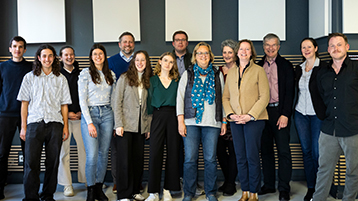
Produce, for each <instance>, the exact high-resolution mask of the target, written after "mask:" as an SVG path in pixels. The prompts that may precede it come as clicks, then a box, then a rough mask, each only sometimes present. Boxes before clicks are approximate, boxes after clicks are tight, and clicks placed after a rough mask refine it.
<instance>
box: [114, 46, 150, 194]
mask: <svg viewBox="0 0 358 201" xmlns="http://www.w3.org/2000/svg"><path fill="white" fill-rule="evenodd" d="M151 75H152V68H151V67H150V61H149V56H148V53H147V52H146V51H137V52H135V53H134V55H133V59H132V61H131V62H130V64H129V68H128V71H127V72H126V73H124V74H122V75H121V76H120V77H119V79H118V82H117V83H118V85H117V87H116V91H115V96H114V106H113V107H114V120H115V125H114V127H115V129H116V135H118V136H119V137H116V138H115V139H116V143H117V146H116V147H117V153H120V154H118V158H117V177H116V178H117V184H120V185H118V186H117V199H118V200H122V199H123V200H129V199H132V198H134V199H136V200H144V197H143V196H142V195H141V194H140V185H141V180H142V174H143V164H144V162H143V161H144V141H145V138H149V131H150V123H151V119H152V118H151V116H149V115H148V112H147V96H148V92H147V89H148V88H149V79H150V77H151Z"/></svg>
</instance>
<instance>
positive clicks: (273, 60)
mask: <svg viewBox="0 0 358 201" xmlns="http://www.w3.org/2000/svg"><path fill="white" fill-rule="evenodd" d="M276 58H277V56H275V58H273V59H272V60H271V63H270V62H269V60H268V59H267V57H266V58H265V62H267V63H268V64H269V66H270V65H271V64H273V63H274V62H276Z"/></svg>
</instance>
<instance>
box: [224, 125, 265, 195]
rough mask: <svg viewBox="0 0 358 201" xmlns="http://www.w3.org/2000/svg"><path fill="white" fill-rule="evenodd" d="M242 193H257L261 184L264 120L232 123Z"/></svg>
mask: <svg viewBox="0 0 358 201" xmlns="http://www.w3.org/2000/svg"><path fill="white" fill-rule="evenodd" d="M230 126H231V132H232V138H233V141H234V147H235V153H236V160H237V169H238V172H239V180H240V184H241V190H242V191H250V192H251V193H257V192H258V191H259V190H260V184H261V168H260V145H261V136H262V130H263V129H264V127H265V121H264V120H258V121H249V122H247V123H246V124H236V123H235V122H231V123H230Z"/></svg>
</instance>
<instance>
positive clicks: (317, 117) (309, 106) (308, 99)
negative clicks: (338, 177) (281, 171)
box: [294, 38, 326, 201]
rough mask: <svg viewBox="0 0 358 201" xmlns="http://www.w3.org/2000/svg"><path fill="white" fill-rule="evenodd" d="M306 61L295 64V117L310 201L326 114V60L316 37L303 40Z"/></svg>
mask: <svg viewBox="0 0 358 201" xmlns="http://www.w3.org/2000/svg"><path fill="white" fill-rule="evenodd" d="M301 52H302V56H303V62H302V63H301V64H300V65H298V66H296V68H295V85H296V89H297V90H296V91H297V95H298V96H297V102H296V106H295V114H294V120H295V125H296V129H297V134H298V137H299V138H300V141H301V147H302V152H303V164H304V167H305V173H306V180H307V187H308V191H307V194H306V196H305V197H304V200H305V201H309V200H311V198H312V195H313V193H314V191H315V184H316V175H317V171H318V138H319V134H320V129H321V120H323V119H324V117H325V111H326V108H325V105H324V103H323V100H322V98H321V96H320V94H319V92H318V87H317V80H316V78H317V73H318V71H319V70H320V69H321V67H322V66H323V65H326V63H325V62H322V61H320V59H319V58H318V45H317V42H316V41H315V40H314V39H313V38H304V39H303V40H302V42H301Z"/></svg>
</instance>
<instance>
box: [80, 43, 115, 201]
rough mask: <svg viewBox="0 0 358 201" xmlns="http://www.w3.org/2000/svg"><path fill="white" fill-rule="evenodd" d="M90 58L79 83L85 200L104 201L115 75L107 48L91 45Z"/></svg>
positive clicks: (105, 198)
mask: <svg viewBox="0 0 358 201" xmlns="http://www.w3.org/2000/svg"><path fill="white" fill-rule="evenodd" d="M89 59H90V67H89V68H86V69H84V70H82V72H81V73H80V77H79V80H78V94H79V99H80V106H81V111H82V117H81V131H82V138H83V143H84V145H85V149H86V179H87V201H92V200H93V201H94V200H95V199H97V200H101V201H104V200H108V198H107V196H106V195H105V194H104V193H103V191H102V185H103V180H104V176H105V175H106V170H107V162H108V150H109V145H110V142H111V137H112V133H113V111H112V107H111V102H112V101H111V98H112V92H113V91H114V87H115V84H116V76H115V74H114V73H113V72H112V71H111V70H109V68H108V62H107V54H106V49H105V48H104V47H103V46H102V45H101V44H94V45H93V46H92V48H91V51H90V55H89Z"/></svg>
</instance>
